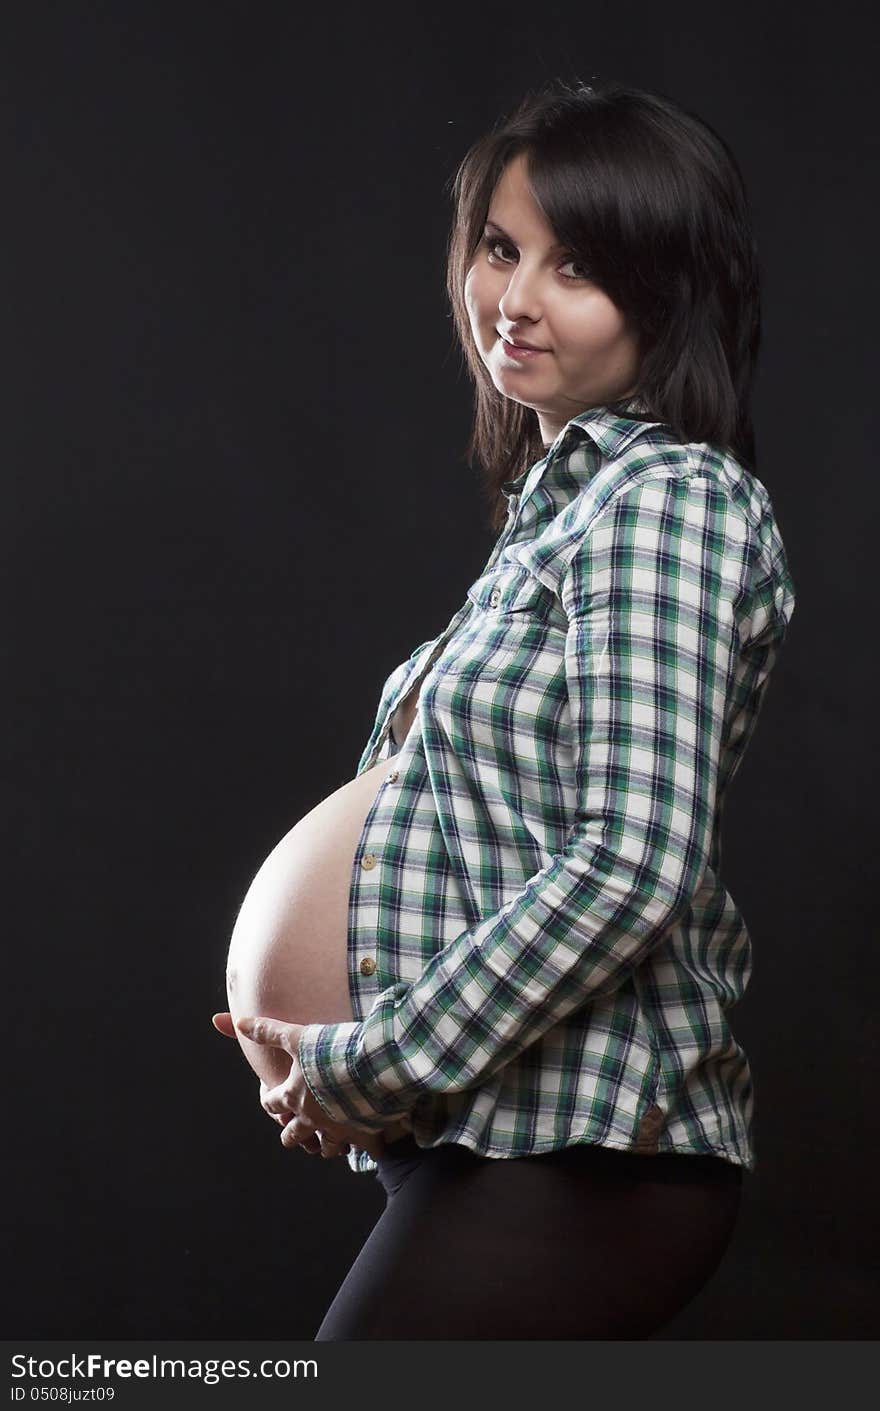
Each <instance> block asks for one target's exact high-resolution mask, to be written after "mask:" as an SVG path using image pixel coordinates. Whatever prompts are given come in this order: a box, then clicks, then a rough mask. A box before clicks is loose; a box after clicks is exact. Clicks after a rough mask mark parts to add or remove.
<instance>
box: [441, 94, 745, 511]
mask: <svg viewBox="0 0 880 1411" xmlns="http://www.w3.org/2000/svg"><path fill="white" fill-rule="evenodd" d="M520 152H524V153H526V160H527V172H528V180H529V186H530V190H531V192H532V195H533V196H534V199H535V201H536V202H537V204H538V206H539V207H540V209H541V210H542V211H543V213H544V216H545V218H546V220H547V221H548V223H549V225H550V226H551V228H552V229H553V231H554V233H555V234H556V238H557V239H558V240H559V241H560V243H562V244H564V246H565V247H566V249H567V250H569V251H571V252H572V254H573V255H576V256H577V257H578V258H579V259H580V258H583V259H584V260H585V262H586V264H587V265H588V267H589V269H590V275H591V278H593V279H595V280H596V282H597V283H598V284H599V286H600V287H601V288H602V289H604V291H605V293H606V294H607V295H608V296H609V298H610V299H611V300H612V301H613V303H614V304H616V306H617V307H618V308H619V309H620V311H621V313H623V314H624V315H625V316H628V317H629V318H630V319H631V320H632V323H633V325H634V327H636V328H637V329H638V330H639V331H640V346H641V363H640V368H639V376H638V386H637V388H636V390H635V401H634V402H633V404H632V405H633V406H634V407H636V408H638V411H637V412H636V413H635V414H637V415H638V414H641V417H642V419H645V420H651V421H662V422H664V423H665V424H666V425H667V426H668V427H669V428H670V429H671V431H672V433H673V435H674V436H675V437H676V438H677V439H678V440H679V441H681V442H689V441H707V442H711V443H712V444H714V445H716V446H719V447H721V448H724V449H726V450H729V451H730V452H731V453H732V454H733V455H734V456H736V458H737V459H738V460H739V461H740V462H741V463H742V464H743V465H745V466H746V467H747V468H748V469H750V470H754V469H755V439H754V430H753V427H752V421H751V413H750V409H749V402H750V390H751V383H752V378H753V375H754V371H755V364H756V362H757V356H758V348H759V345H760V338H761V314H760V292H759V275H758V260H757V251H756V247H755V240H754V236H753V233H752V226H751V220H750V215H749V210H748V203H747V198H746V193H745V187H744V184H743V179H742V175H741V173H740V170H739V167H738V165H737V162H736V160H735V158H734V156H733V153H732V152H731V151H730V149H729V147H728V146H727V144H726V143H725V142H724V140H723V139H722V138H721V137H720V136H719V135H718V134H717V133H716V132H715V131H714V130H713V129H712V128H711V127H710V126H709V125H708V123H706V122H704V121H703V120H702V119H700V118H698V117H696V116H695V114H693V113H690V112H688V111H686V110H685V109H684V108H681V107H679V106H678V104H676V103H674V102H672V101H671V100H670V99H669V98H666V97H664V96H661V95H659V94H656V93H647V92H644V91H642V90H641V89H637V88H630V87H627V86H625V85H623V84H620V83H616V82H609V83H602V84H599V85H596V86H592V87H591V86H589V85H587V84H583V83H580V82H575V83H572V84H569V83H567V82H566V81H565V80H562V79H554V80H551V81H550V82H549V83H548V84H545V85H543V86H542V87H541V88H539V89H538V90H536V91H535V92H530V93H528V94H527V95H526V97H525V98H524V99H523V100H522V101H521V102H520V104H519V105H518V107H517V108H516V109H515V111H514V112H513V113H512V115H511V116H510V117H507V118H502V119H500V120H499V122H498V123H496V125H495V126H494V127H493V128H492V130H491V131H490V132H489V133H487V134H486V135H485V136H484V137H482V138H481V139H480V140H479V141H478V142H476V143H475V144H474V146H472V147H471V149H470V150H469V151H468V153H467V155H466V156H465V158H464V160H463V161H462V162H461V164H460V166H459V168H458V170H457V172H456V173H455V174H454V176H453V177H452V178H451V179H450V182H449V184H448V189H449V190H450V191H451V195H452V201H453V206H454V212H453V221H452V228H451V231H450V236H449V244H448V258H447V271H446V287H447V292H448V295H449V299H450V303H451V305H452V316H453V320H454V325H455V330H456V333H457V336H458V340H459V343H460V345H461V348H462V351H463V353H464V358H465V362H466V365H467V369H468V372H469V375H470V377H471V379H472V381H473V383H474V387H475V406H474V421H473V430H472V433H471V437H470V440H469V442H468V446H467V449H466V455H467V457H468V460H469V463H470V464H471V465H473V463H474V461H475V460H476V461H477V462H479V464H480V466H481V468H482V481H483V489H484V493H485V496H486V499H487V502H488V504H489V513H490V521H489V523H490V527H491V528H492V529H500V528H501V527H502V525H503V523H504V518H505V508H506V505H505V500H504V497H503V495H502V493H501V485H502V484H503V483H504V481H506V480H508V479H512V478H514V477H515V476H517V475H519V474H521V472H522V471H523V470H525V469H526V468H527V467H528V466H529V465H531V464H532V463H533V462H534V461H536V460H537V459H538V458H539V457H540V456H541V455H543V454H544V446H543V443H542V441H541V436H540V431H539V427H538V419H537V416H536V414H535V413H534V412H533V411H532V410H531V408H529V407H525V406H522V405H521V404H520V403H519V402H514V401H512V400H511V399H510V398H507V397H504V396H502V394H501V393H500V392H499V391H498V390H497V388H496V387H495V385H494V383H493V382H492V380H491V378H490V376H489V373H488V371H487V370H486V367H485V365H484V363H483V361H482V359H481V358H480V355H479V353H478V351H477V348H476V347H475V345H474V341H473V337H472V334H471V330H470V323H469V319H468V315H467V310H466V307H465V303H464V285H465V279H466V276H467V272H468V269H469V268H470V266H471V264H472V263H473V259H474V254H475V251H476V249H477V247H478V245H479V243H480V241H481V239H482V236H483V230H484V225H485V221H486V216H487V213H488V209H489V202H490V200H491V197H492V193H493V191H494V189H495V185H496V183H497V181H498V179H499V177H500V176H501V173H502V171H503V169H504V167H505V166H506V165H507V163H508V162H509V161H510V159H511V158H512V157H514V156H516V155H517V154H519V153H520Z"/></svg>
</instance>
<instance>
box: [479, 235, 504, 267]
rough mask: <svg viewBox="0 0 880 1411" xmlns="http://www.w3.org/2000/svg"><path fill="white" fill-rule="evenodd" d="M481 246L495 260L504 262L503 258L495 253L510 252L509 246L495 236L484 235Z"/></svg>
mask: <svg viewBox="0 0 880 1411" xmlns="http://www.w3.org/2000/svg"><path fill="white" fill-rule="evenodd" d="M483 244H484V245H485V246H486V249H487V250H488V251H489V254H490V255H494V256H495V258H496V260H504V256H503V255H499V254H498V253H497V252H498V250H500V249H504V250H508V251H509V250H510V246H509V245H508V244H507V241H506V240H499V239H498V238H497V236H495V235H484V236H483ZM504 262H505V264H506V263H507V262H506V260H505V261H504Z"/></svg>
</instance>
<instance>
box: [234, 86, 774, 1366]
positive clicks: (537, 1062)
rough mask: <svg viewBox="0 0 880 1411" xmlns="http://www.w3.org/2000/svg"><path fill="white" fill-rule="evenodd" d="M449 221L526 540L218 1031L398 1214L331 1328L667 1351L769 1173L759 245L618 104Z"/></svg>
mask: <svg viewBox="0 0 880 1411" xmlns="http://www.w3.org/2000/svg"><path fill="white" fill-rule="evenodd" d="M453 199H454V208H455V209H454V220H453V228H452V233H451V239H450V244H449V260H448V289H449V294H450V299H451V304H452V310H453V315H454V319H455V325H456V329H457V332H458V336H459V338H460V340H461V344H462V348H463V351H464V356H465V358H466V361H467V366H468V368H469V371H470V374H471V376H472V379H473V382H474V386H475V401H476V406H475V418H474V431H473V436H472V439H471V443H470V447H469V452H470V454H471V455H472V457H473V458H475V459H476V460H477V462H478V463H479V465H480V466H481V469H482V473H483V475H484V484H485V490H486V494H487V499H488V502H489V505H490V514H491V520H490V522H491V525H492V528H493V529H494V530H496V531H498V538H497V541H496V543H495V546H494V548H493V551H492V554H491V556H490V558H489V561H488V563H487V564H486V566H485V568H484V569H483V571H482V573H481V574H480V575H479V577H477V578H476V580H475V581H474V582H473V583H472V584H471V586H470V588H469V589H468V592H467V597H466V601H465V602H464V603H463V604H462V606H461V607H460V608H459V610H458V611H457V612H456V613H455V614H454V616H453V617H452V619H451V621H450V622H449V623H448V625H447V626H446V628H445V629H444V630H443V632H441V633H440V634H439V636H437V637H435V638H433V639H432V640H430V641H428V642H424V643H422V644H421V645H420V646H419V647H418V648H417V649H416V650H415V651H414V652H413V654H412V655H411V657H410V658H409V659H408V660H407V661H406V662H404V663H402V664H401V665H400V666H398V667H397V668H396V669H395V670H394V671H393V672H392V673H391V675H390V676H389V678H388V680H387V681H386V683H385V686H384V689H383V691H382V694H381V699H380V701H379V706H378V711H377V714H376V719H375V724H374V727H373V730H372V733H371V735H370V738H369V740H368V741H367V744H366V747H365V749H364V752H363V754H362V756H361V759H360V761H359V764H358V767H357V771H356V777H355V778H354V779H352V781H351V782H350V783H348V784H346V785H345V786H344V787H343V788H342V789H340V790H338V791H337V792H336V793H335V794H333V795H332V796H331V797H330V798H328V799H326V800H325V801H324V802H323V803H321V804H319V805H318V807H317V808H316V809H314V810H313V811H312V812H311V813H310V814H309V815H308V816H307V817H306V818H304V819H303V820H302V821H301V822H299V823H298V824H297V825H296V827H295V828H293V829H292V830H291V832H290V833H288V834H287V836H286V837H285V838H283V839H282V841H281V842H280V843H279V844H278V846H277V847H276V849H275V850H274V852H273V853H272V854H271V855H270V857H269V858H268V859H267V861H266V863H265V864H264V865H263V867H262V868H261V870H260V872H259V874H258V875H257V877H256V879H255V880H254V883H253V885H252V887H251V889H250V891H249V892H248V895H247V897H246V899H245V902H244V904H243V906H242V909H241V913H240V915H239V917H238V921H237V923H236V927H235V931H234V934H233V937H232V943H231V947H230V955H229V968H228V991H229V1005H230V1013H229V1014H224V1015H217V1016H215V1021H214V1022H215V1024H216V1026H217V1027H218V1028H220V1029H221V1031H222V1032H224V1033H227V1034H230V1035H235V1036H237V1037H238V1039H239V1041H240V1042H241V1044H242V1047H243V1048H244V1050H245V1053H246V1056H247V1057H248V1059H249V1060H250V1062H251V1063H252V1065H253V1067H254V1068H255V1070H256V1072H257V1073H258V1074H259V1076H260V1079H261V1097H262V1103H263V1106H264V1108H265V1110H266V1111H267V1112H268V1113H270V1114H271V1115H272V1116H273V1118H274V1119H275V1120H276V1121H277V1122H279V1124H280V1125H281V1128H282V1132H281V1139H282V1142H283V1143H284V1144H285V1145H290V1146H295V1145H299V1146H302V1147H303V1149H304V1150H306V1151H308V1152H315V1153H316V1152H318V1151H321V1152H323V1154H324V1155H326V1156H329V1155H333V1154H336V1153H339V1152H344V1153H346V1154H347V1159H348V1163H349V1165H350V1167H351V1169H352V1170H353V1171H357V1172H373V1173H375V1174H376V1175H377V1176H378V1178H379V1180H380V1181H381V1183H382V1185H383V1188H384V1191H385V1194H386V1206H385V1209H384V1211H383V1213H382V1215H381V1216H380V1218H379V1220H378V1221H377V1223H376V1226H375V1228H374V1229H373V1231H372V1232H371V1234H370V1236H369V1238H368V1239H367V1241H366V1243H365V1245H364V1247H363V1249H362V1250H361V1251H360V1253H359V1255H358V1257H357V1259H356V1260H355V1262H354V1264H353V1266H352V1268H351V1270H350V1271H349V1273H348V1275H347V1276H346V1278H345V1280H344V1282H343V1284H342V1287H341V1288H340V1289H339V1292H338V1293H337V1295H336V1297H335V1298H334V1300H333V1302H332V1304H331V1306H330V1308H329V1309H328V1311H327V1313H326V1316H325V1317H324V1319H323V1322H322V1324H321V1327H320V1328H319V1329H318V1332H317V1340H318V1341H324V1340H331V1339H364V1338H385V1339H394V1338H414V1339H415V1338H483V1339H497V1338H527V1339H548V1338H565V1339H584V1338H623V1339H632V1338H646V1337H649V1336H651V1335H652V1334H653V1333H654V1332H656V1331H657V1330H658V1329H660V1328H662V1327H663V1326H664V1324H665V1323H667V1322H668V1320H669V1319H670V1318H671V1317H672V1316H673V1315H674V1314H675V1313H676V1312H677V1311H678V1310H679V1309H680V1308H682V1307H683V1306H684V1305H685V1304H686V1303H687V1302H688V1301H689V1300H690V1299H692V1298H693V1296H694V1294H695V1293H696V1292H697V1291H698V1290H699V1289H700V1288H701V1287H702V1285H703V1284H704V1283H705V1281H706V1279H707V1278H708V1277H709V1275H710V1274H711V1273H712V1271H713V1270H714V1269H715V1267H716V1266H717V1264H718V1262H719V1260H720V1259H721V1256H722V1254H723V1252H724V1249H725V1248H726V1246H727V1243H728V1241H729V1239H730V1236H731V1233H732V1230H733V1228H734V1223H735V1220H736V1215H737V1210H738V1206H739V1200H740V1196H741V1183H742V1178H743V1173H744V1172H745V1173H747V1172H749V1171H751V1170H752V1169H753V1167H754V1163H755V1154H754V1149H753V1138H752V1132H753V1126H752V1122H753V1098H752V1082H751V1076H750V1070H749V1064H748V1060H747V1058H746V1055H745V1053H744V1051H743V1048H742V1046H741V1044H740V1043H739V1042H738V1040H737V1038H736V1036H735V1034H734V1033H733V1030H732V1028H731V1025H730V1019H729V1011H730V1009H731V1007H732V1006H733V1005H734V1004H735V1003H736V1001H737V1000H738V999H739V998H740V997H741V995H742V994H743V991H744V989H745V986H746V983H747V981H748V977H749V972H750V941H749V935H748V931H747V929H746V926H745V923H744V920H743V917H742V915H741V913H740V911H739V910H738V908H737V905H736V903H735V902H734V900H733V898H732V897H731V895H730V894H729V892H728V891H727V890H726V888H725V886H724V883H723V881H722V878H721V875H720V866H721V839H720V828H721V818H722V813H723V805H724V800H725V796H726V792H727V789H728V787H729V785H730V783H731V780H732V779H733V776H734V774H735V772H736V769H737V767H738V765H739V763H740V761H741V759H742V757H743V753H744V751H745V749H746V747H747V745H748V742H749V740H750V738H751V736H752V733H753V731H754V728H755V723H756V720H757V717H758V712H759V709H760V706H761V703H762V700H763V699H764V695H765V692H766V689H767V684H768V680H769V676H770V672H771V670H772V667H773V664H774V661H775V660H776V656H777V653H778V650H779V647H780V645H781V643H782V641H783V638H784V636H785V632H786V628H787V625H788V622H789V619H790V617H791V614H792V611H793V608H794V589H793V584H792V581H791V577H790V574H789V572H788V567H787V564H786V557H785V551H784V547H783V543H782V539H781V537H780V533H779V530H778V527H777V525H776V522H775V518H774V514H773V508H772V505H771V501H770V497H769V495H768V492H767V490H766V488H765V487H764V485H763V483H762V482H761V481H760V480H759V479H758V478H757V474H756V468H755V448H754V437H753V432H752V426H751V420H750V413H749V390H750V385H751V381H752V375H753V371H754V366H755V360H756V357H757V352H758V344H759V337H760V314H759V298H758V270H757V263H756V252H755V245H754V240H753V237H752V232H751V228H750V221H749V214H748V206H747V200H746V195H745V192H744V189H743V184H742V179H741V176H740V173H739V169H738V167H737V164H736V162H735V159H734V158H733V156H732V154H731V152H730V150H729V148H728V147H727V145H726V144H725V143H724V142H723V140H722V139H721V138H720V137H719V136H718V135H717V134H716V133H715V132H714V131H713V130H712V129H711V128H710V127H709V126H708V125H707V124H705V123H704V122H702V121H701V120H700V119H699V118H697V117H696V116H695V115H694V114H692V113H689V112H687V111H685V110H683V109H682V108H680V107H679V106H678V105H677V104H675V103H673V102H672V101H670V100H669V99H667V98H665V97H661V96H658V95H655V94H650V93H646V92H643V91H641V90H635V89H632V88H628V87H625V86H623V85H619V84H613V83H608V84H604V85H601V86H593V87H588V86H586V85H583V84H567V83H563V82H555V83H551V84H548V85H547V86H546V87H545V88H543V89H541V90H540V91H537V92H536V93H533V94H530V95H528V96H527V97H526V98H525V99H524V100H523V102H522V103H521V104H520V106H519V107H518V109H517V110H516V111H515V112H514V113H513V114H512V115H511V116H510V117H509V118H508V119H507V120H506V121H503V122H501V123H499V124H497V125H496V126H495V128H493V130H492V131H491V132H490V133H489V134H487V135H486V136H485V137H483V138H482V139H481V140H480V141H478V142H477V143H476V144H475V145H474V147H472V149H471V150H470V151H469V152H468V153H467V155H466V156H465V158H464V160H463V162H462V164H461V166H460V169H459V171H458V173H457V176H456V179H455V183H454V187H453Z"/></svg>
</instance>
